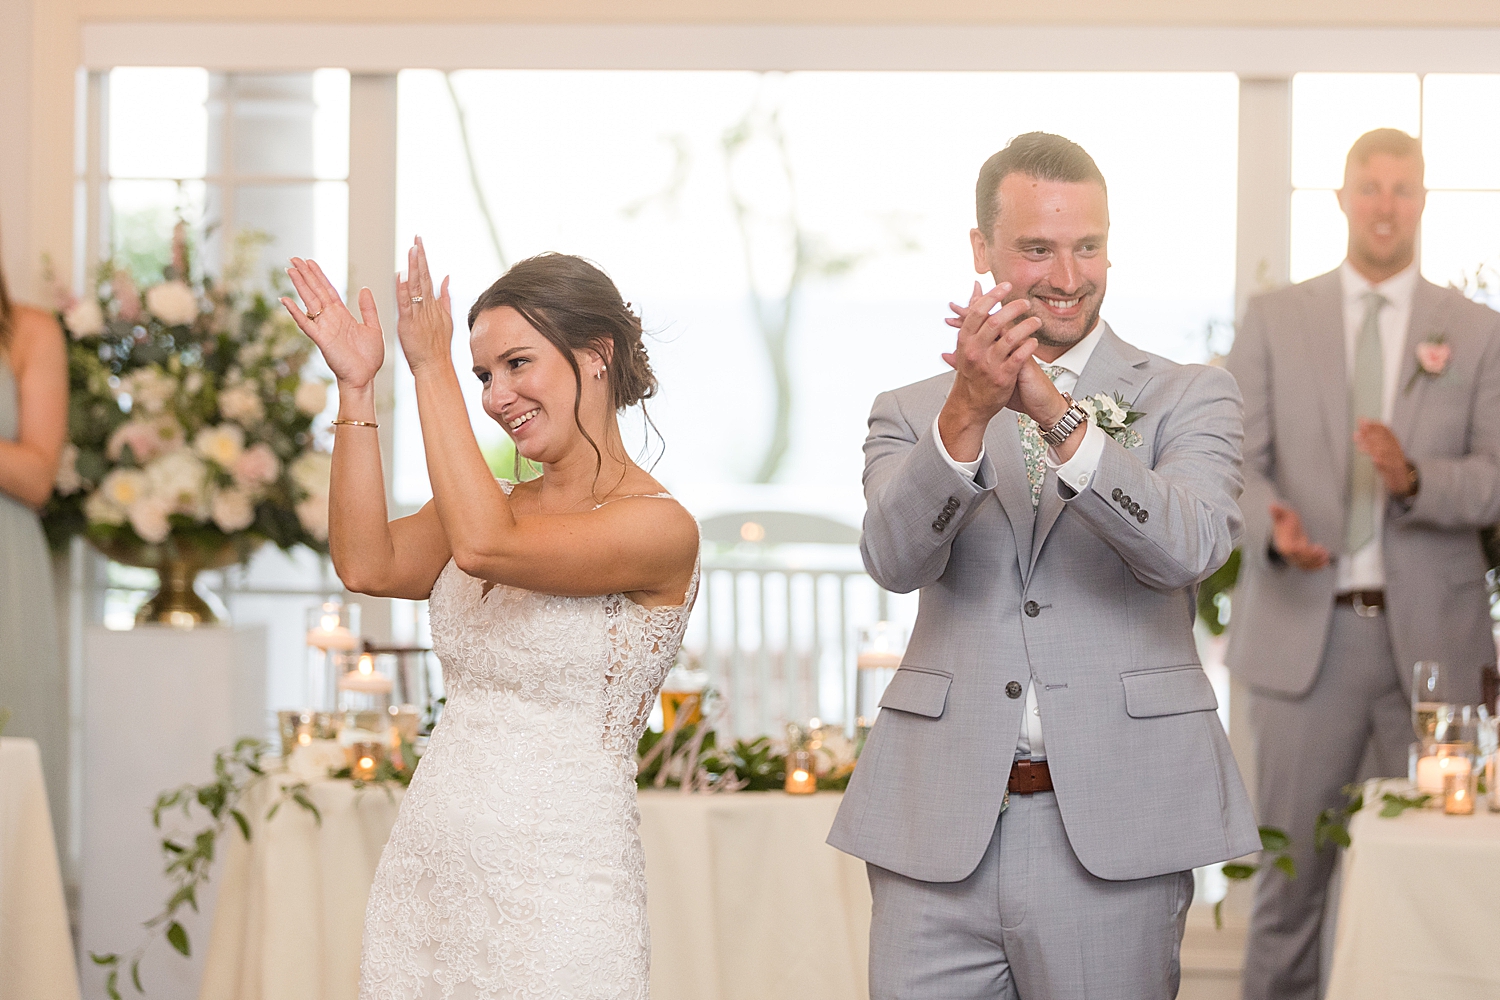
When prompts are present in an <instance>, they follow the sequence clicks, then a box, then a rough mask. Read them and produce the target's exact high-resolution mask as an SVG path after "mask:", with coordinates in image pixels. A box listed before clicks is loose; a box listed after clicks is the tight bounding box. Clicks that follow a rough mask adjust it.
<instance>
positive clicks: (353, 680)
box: [334, 653, 393, 713]
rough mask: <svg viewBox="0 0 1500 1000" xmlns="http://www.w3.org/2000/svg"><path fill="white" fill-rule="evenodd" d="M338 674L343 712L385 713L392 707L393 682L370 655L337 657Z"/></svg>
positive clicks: (341, 654)
mask: <svg viewBox="0 0 1500 1000" xmlns="http://www.w3.org/2000/svg"><path fill="white" fill-rule="evenodd" d="M334 661H335V670H336V672H337V674H338V681H337V683H336V687H337V689H338V707H339V711H341V712H380V713H385V712H386V711H387V710H388V709H389V708H390V704H391V688H392V686H393V685H392V683H391V679H390V678H389V677H387V676H386V675H385V674H382V673H381V672H380V671H378V670H376V669H375V657H374V656H372V655H371V654H369V653H360V654H359V655H358V656H355V655H353V654H351V653H339V654H335V656H334Z"/></svg>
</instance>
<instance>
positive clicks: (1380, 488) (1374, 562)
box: [1336, 260, 1418, 594]
mask: <svg viewBox="0 0 1500 1000" xmlns="http://www.w3.org/2000/svg"><path fill="white" fill-rule="evenodd" d="M1417 273H1418V269H1417V264H1416V263H1415V262H1413V263H1412V264H1411V265H1410V266H1408V267H1407V268H1406V270H1404V271H1402V272H1401V273H1399V274H1396V275H1393V276H1392V277H1389V278H1387V279H1386V280H1384V281H1382V282H1381V283H1380V284H1378V285H1372V284H1370V282H1369V281H1368V280H1367V279H1365V278H1364V277H1363V276H1362V275H1361V274H1360V273H1359V272H1358V271H1356V270H1354V268H1353V267H1351V266H1350V264H1349V262H1348V261H1347V260H1346V261H1344V263H1343V265H1342V266H1340V267H1339V277H1340V278H1342V279H1343V284H1344V370H1345V371H1346V372H1348V373H1349V377H1350V378H1353V372H1354V346H1355V341H1356V340H1358V338H1359V331H1360V329H1361V328H1362V327H1363V326H1364V322H1365V310H1366V308H1367V306H1366V304H1365V301H1364V296H1365V294H1366V293H1367V292H1371V291H1375V292H1379V293H1380V294H1381V295H1384V296H1385V298H1386V300H1387V302H1386V305H1385V306H1384V307H1382V308H1381V310H1380V315H1379V318H1378V320H1377V325H1378V326H1379V328H1380V355H1381V362H1382V364H1383V365H1384V371H1383V372H1382V374H1383V375H1384V376H1385V385H1384V387H1383V393H1382V396H1381V404H1380V419H1381V420H1382V421H1383V422H1385V423H1387V424H1389V423H1390V422H1391V412H1392V411H1393V410H1394V409H1395V406H1396V393H1397V391H1398V390H1399V389H1400V386H1399V385H1398V384H1397V383H1399V382H1400V381H1401V362H1402V360H1403V355H1404V354H1405V352H1406V331H1407V327H1409V326H1410V325H1411V300H1412V295H1413V294H1414V293H1415V292H1416V288H1417ZM1354 431H1355V428H1354V427H1350V428H1349V433H1350V434H1351V435H1352V434H1353V433H1354ZM1349 449H1350V455H1351V457H1352V456H1353V454H1354V452H1355V446H1354V444H1353V442H1352V441H1351V442H1350V444H1349ZM1336 475H1337V477H1338V478H1337V486H1338V488H1339V489H1343V488H1344V486H1345V483H1346V481H1347V479H1348V475H1349V473H1348V470H1347V469H1339V470H1338V471H1337V473H1336ZM1373 502H1374V504H1375V520H1374V522H1373V523H1374V525H1375V534H1374V536H1373V537H1371V539H1370V540H1369V541H1368V542H1366V543H1365V546H1364V548H1362V549H1360V550H1359V551H1358V552H1351V553H1348V554H1346V555H1341V556H1339V557H1338V561H1337V563H1336V572H1337V577H1338V582H1337V584H1336V589H1337V590H1338V592H1339V593H1341V594H1344V593H1348V592H1349V591H1351V590H1383V589H1385V563H1384V562H1383V561H1382V556H1381V550H1380V534H1381V528H1382V527H1383V525H1384V523H1385V507H1386V493H1385V486H1384V484H1383V483H1380V482H1378V481H1377V489H1376V491H1375V499H1374V501H1373Z"/></svg>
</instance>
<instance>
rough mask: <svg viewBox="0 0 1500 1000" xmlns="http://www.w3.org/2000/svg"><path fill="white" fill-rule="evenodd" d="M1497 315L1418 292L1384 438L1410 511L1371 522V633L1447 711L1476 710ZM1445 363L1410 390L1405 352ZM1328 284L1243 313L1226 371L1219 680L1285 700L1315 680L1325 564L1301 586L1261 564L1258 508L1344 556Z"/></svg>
mask: <svg viewBox="0 0 1500 1000" xmlns="http://www.w3.org/2000/svg"><path fill="white" fill-rule="evenodd" d="M1497 334H1500V314H1497V313H1495V312H1494V311H1493V310H1490V309H1486V308H1485V307H1483V306H1481V305H1478V304H1476V303H1473V302H1470V301H1469V300H1468V299H1466V298H1464V297H1463V296H1462V295H1461V294H1459V293H1458V292H1456V291H1453V290H1452V289H1443V288H1439V287H1438V286H1437V285H1434V284H1432V283H1431V282H1428V281H1424V280H1418V282H1417V286H1416V290H1415V292H1414V294H1413V298H1412V306H1411V326H1410V328H1409V329H1408V331H1407V335H1406V344H1407V346H1406V350H1405V352H1404V353H1403V355H1402V368H1401V380H1400V382H1399V384H1398V385H1397V388H1396V405H1395V411H1394V413H1393V415H1392V417H1391V430H1392V431H1393V432H1394V433H1395V435H1396V437H1397V439H1398V440H1399V441H1400V442H1401V447H1402V450H1404V451H1405V452H1406V454H1407V457H1408V458H1409V459H1410V460H1411V461H1412V463H1413V464H1414V465H1416V467H1417V470H1418V473H1419V474H1420V476H1421V480H1422V485H1421V489H1420V490H1419V492H1418V493H1417V497H1416V500H1415V501H1414V502H1413V503H1412V505H1411V507H1410V509H1406V508H1404V507H1403V506H1402V505H1400V504H1396V503H1392V504H1390V506H1388V507H1387V508H1386V512H1385V525H1384V529H1383V533H1382V535H1381V546H1382V553H1383V555H1384V559H1385V575H1386V585H1385V590H1386V621H1387V622H1388V624H1389V628H1390V630H1391V644H1392V646H1393V648H1394V651H1395V656H1396V663H1397V665H1398V666H1399V667H1400V668H1401V670H1400V674H1401V682H1402V684H1403V685H1405V686H1406V689H1407V690H1408V691H1410V689H1411V676H1410V674H1409V672H1408V671H1410V669H1411V666H1412V664H1413V663H1415V662H1416V661H1418V660H1437V661H1438V662H1439V663H1442V664H1444V665H1445V666H1447V667H1449V668H1450V669H1453V670H1454V671H1455V672H1454V674H1453V676H1452V681H1453V682H1454V683H1455V684H1456V686H1455V687H1452V688H1450V690H1449V697H1450V698H1454V699H1458V700H1461V701H1464V702H1477V701H1478V700H1479V669H1480V668H1481V667H1482V666H1488V665H1493V664H1494V662H1495V643H1494V640H1493V639H1492V638H1491V636H1490V616H1489V599H1488V597H1487V596H1486V592H1485V586H1484V574H1485V568H1486V567H1485V560H1484V553H1483V551H1482V549H1481V548H1480V544H1479V535H1478V530H1479V529H1480V528H1481V527H1483V526H1485V525H1488V524H1493V523H1495V522H1496V521H1500V336H1497ZM1438 335H1441V336H1442V337H1443V341H1444V343H1446V344H1447V345H1448V346H1449V347H1451V348H1452V349H1453V356H1452V358H1451V360H1450V361H1449V362H1448V365H1447V368H1446V369H1445V370H1444V371H1443V373H1442V374H1441V375H1439V376H1435V377H1434V376H1428V375H1425V374H1421V375H1419V374H1417V355H1416V348H1417V345H1418V344H1419V343H1421V342H1422V341H1425V340H1431V339H1433V338H1434V337H1436V336H1438ZM1344 337H1345V335H1344V314H1343V283H1342V281H1341V280H1340V278H1339V273H1338V272H1337V271H1332V272H1329V273H1328V274H1324V275H1320V276H1319V277H1316V278H1313V279H1311V280H1309V281H1304V282H1302V283H1301V284H1299V285H1293V286H1291V287H1290V288H1283V289H1281V290H1279V291H1275V292H1270V293H1268V294H1266V295H1262V296H1259V297H1257V298H1255V299H1252V300H1251V302H1250V306H1249V308H1248V309H1247V310H1246V312H1245V320H1244V322H1243V323H1242V324H1241V325H1240V330H1239V333H1238V335H1237V336H1236V338H1235V344H1234V350H1233V351H1232V352H1231V353H1230V355H1229V370H1230V371H1231V372H1232V373H1233V374H1234V376H1235V378H1236V379H1237V380H1238V381H1239V385H1240V390H1241V391H1242V392H1243V393H1244V396H1245V495H1244V497H1243V498H1242V501H1241V506H1243V507H1244V510H1245V539H1244V545H1243V550H1244V551H1243V556H1242V559H1243V563H1242V566H1241V570H1240V579H1239V582H1238V584H1237V585H1236V586H1235V591H1234V604H1233V618H1232V620H1231V622H1230V642H1229V665H1230V667H1231V669H1233V670H1234V671H1235V672H1236V674H1237V675H1238V676H1240V677H1241V678H1243V679H1244V680H1245V681H1246V682H1248V683H1249V684H1252V685H1254V686H1255V687H1257V688H1261V689H1263V690H1267V691H1273V692H1279V693H1282V694H1289V695H1301V694H1303V693H1304V692H1306V691H1307V690H1308V689H1309V688H1310V687H1311V686H1312V683H1313V679H1314V678H1315V677H1316V676H1317V672H1318V664H1319V663H1320V662H1321V661H1322V658H1323V647H1324V644H1325V642H1326V641H1327V638H1328V624H1329V620H1330V617H1331V615H1332V612H1333V596H1334V587H1335V583H1336V578H1335V571H1334V567H1333V565H1332V563H1331V562H1330V564H1329V566H1328V567H1327V568H1326V569H1323V570H1320V571H1317V572H1311V573H1309V572H1306V571H1303V570H1300V569H1296V568H1295V567H1292V566H1280V565H1276V564H1274V563H1272V562H1271V561H1270V559H1269V558H1268V557H1267V546H1268V544H1269V542H1270V539H1271V516H1270V503H1271V501H1272V500H1277V501H1279V502H1280V503H1283V504H1285V505H1286V506H1288V507H1291V508H1292V509H1294V510H1296V511H1297V512H1298V513H1299V514H1300V515H1301V516H1302V521H1303V524H1304V525H1305V526H1306V528H1307V533H1308V536H1309V537H1310V538H1311V539H1312V540H1313V541H1314V542H1317V543H1319V544H1322V545H1326V546H1327V547H1328V549H1329V551H1330V552H1334V553H1338V552H1341V551H1342V549H1343V538H1344V521H1345V518H1346V516H1347V509H1348V496H1347V487H1346V485H1345V482H1346V479H1347V472H1346V470H1347V469H1348V467H1349V456H1350V453H1351V452H1352V450H1353V448H1354V445H1353V442H1352V440H1351V438H1352V435H1353V433H1354V431H1353V428H1352V427H1351V425H1350V421H1349V379H1348V375H1347V374H1346V373H1347V365H1346V364H1345V356H1346V349H1345V344H1344Z"/></svg>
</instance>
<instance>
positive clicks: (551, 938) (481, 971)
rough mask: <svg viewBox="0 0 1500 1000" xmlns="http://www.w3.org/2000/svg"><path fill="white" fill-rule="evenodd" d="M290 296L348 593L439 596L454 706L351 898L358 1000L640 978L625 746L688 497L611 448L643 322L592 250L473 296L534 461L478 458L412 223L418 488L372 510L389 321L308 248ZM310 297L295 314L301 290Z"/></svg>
mask: <svg viewBox="0 0 1500 1000" xmlns="http://www.w3.org/2000/svg"><path fill="white" fill-rule="evenodd" d="M288 273H289V274H290V275H291V278H292V283H293V285H294V286H295V287H296V290H297V293H298V295H299V296H300V297H301V300H302V307H301V308H299V307H298V305H297V303H295V302H293V301H292V300H290V299H282V303H283V304H284V305H285V306H286V308H287V310H288V311H289V312H290V313H291V314H292V317H293V318H294V319H295V320H296V321H297V325H298V326H300V327H301V328H302V330H303V332H304V333H306V334H307V335H308V336H309V337H311V338H312V340H313V341H314V342H315V343H316V344H317V345H318V348H319V349H320V350H321V351H322V352H323V357H324V358H325V359H326V360H327V362H328V366H329V368H330V369H332V371H333V373H334V375H335V376H337V378H338V383H339V416H338V419H337V420H335V421H334V424H335V426H336V435H337V436H336V442H335V447H334V451H333V484H332V497H331V501H330V505H329V548H330V550H331V553H332V556H333V563H334V567H335V568H336V569H337V570H338V574H339V577H340V579H342V580H343V581H344V584H345V585H346V586H347V587H348V588H349V589H350V590H354V591H358V592H360V593H365V594H373V595H377V596H382V597H401V598H406V599H408V600H428V599H430V601H431V604H430V613H431V622H432V637H433V645H434V647H435V648H436V650H437V653H438V656H439V658H440V659H441V660H442V663H443V680H444V685H445V687H446V691H447V696H448V700H447V704H446V706H445V708H444V711H443V715H442V720H441V722H439V724H438V726H437V728H436V729H435V730H434V732H433V734H432V740H431V742H430V744H429V745H428V748H427V753H426V755H425V756H424V757H423V758H422V763H421V766H420V767H419V768H418V769H417V772H416V776H415V777H414V778H413V780H412V783H411V788H410V790H409V792H408V793H407V796H406V799H405V801H404V802H403V803H402V805H401V811H400V815H399V816H398V818H397V820H396V826H395V829H394V830H393V831H392V833H391V839H390V841H389V843H388V844H387V845H386V848H385V851H384V853H383V854H382V855H381V858H380V865H379V868H378V869H377V871H376V875H375V884H374V887H373V888H372V889H371V892H370V902H369V907H368V909H367V911H366V915H365V932H364V952H363V957H362V960H361V971H360V989H359V995H360V998H361V1000H395V998H401V1000H407V998H414V997H424V998H426V997H444V998H462V1000H490V998H495V1000H498V998H507V1000H509V998H514V997H567V998H578V1000H604V998H609V1000H617V998H620V1000H623V998H642V997H645V996H647V972H648V966H649V960H650V939H649V934H648V930H647V926H646V876H645V862H644V858H643V855H642V852H641V843H640V838H639V836H638V834H637V830H636V827H637V824H638V822H639V816H638V814H637V812H636V801H635V770H636V769H635V747H636V743H637V741H638V740H639V738H640V735H641V732H642V730H643V729H644V728H645V724H646V717H647V715H648V714H649V712H650V710H651V706H652V703H653V701H654V700H655V698H656V694H657V690H658V688H659V687H660V686H661V682H662V679H663V678H664V677H665V675H666V672H667V669H668V667H669V666H670V665H671V662H672V659H673V657H674V656H675V655H676V652H677V648H678V646H679V645H680V643H681V641H682V632H683V629H684V627H685V626H686V624H687V617H688V611H689V610H690V609H691V607H692V603H693V598H694V594H695V591H696V589H697V583H698V569H697V553H698V529H697V524H696V522H694V520H693V518H692V516H691V515H689V514H688V512H687V511H686V510H685V509H684V508H683V507H682V506H681V505H679V504H678V503H677V502H676V501H675V500H673V499H672V498H671V497H670V496H669V495H668V494H667V493H666V492H664V491H663V490H662V488H661V485H660V484H659V483H657V482H656V480H654V479H652V478H651V476H650V475H649V474H648V473H647V472H646V471H645V470H644V469H642V468H640V467H639V466H638V465H636V464H635V463H634V462H632V461H631V460H630V459H629V458H628V457H627V456H626V454H625V449H624V447H623V445H622V443H621V440H620V429H619V425H618V423H617V420H616V416H617V414H618V412H619V411H620V410H622V409H624V408H625V407H628V406H631V405H634V404H635V403H638V402H640V401H641V400H643V399H645V398H647V397H649V396H651V395H652V394H653V393H654V392H655V391H656V378H655V376H654V375H653V374H652V372H651V366H650V362H649V360H648V358H647V356H646V349H645V347H644V346H643V345H642V342H641V324H640V320H639V319H638V318H637V317H636V316H635V315H634V314H633V313H632V312H631V311H630V307H629V306H628V305H627V304H626V303H624V302H623V301H621V298H620V293H619V292H618V291H617V290H616V288H615V286H614V283H613V282H612V281H610V279H609V278H608V277H607V276H605V274H604V273H603V272H602V271H600V270H599V269H598V268H596V267H595V266H593V265H592V264H590V263H588V262H587V261H585V260H583V259H581V258H578V257H571V256H566V255H562V254H543V255H541V256H538V257H532V258H531V259H529V260H524V261H521V262H520V263H519V264H517V265H515V266H514V267H512V268H511V269H510V270H509V271H507V272H506V273H505V275H504V276H503V277H501V278H500V280H498V281H496V282H495V283H494V284H493V285H491V286H490V288H489V289H488V290H487V291H485V292H484V294H483V295H481V296H480V297H479V300H478V301H477V302H475V303H474V306H473V308H471V309H470V310H469V331H470V333H469V344H470V347H471V349H472V350H473V355H474V374H475V376H477V377H478V379H479V381H480V382H481V383H482V384H483V386H484V389H483V398H484V409H485V412H486V413H488V414H489V415H490V417H491V418H492V419H494V420H495V421H497V422H498V423H499V424H500V426H501V427H502V428H504V429H505V432H506V433H507V434H509V435H510V437H511V439H512V440H513V441H514V442H515V447H516V451H517V453H518V454H519V455H520V456H522V457H525V458H527V459H529V460H531V461H532V462H536V463H539V464H540V465H541V467H542V470H543V474H542V476H541V477H540V478H538V479H534V480H532V481H530V482H525V483H509V482H505V481H500V482H497V481H496V480H495V479H494V478H492V477H491V475H490V472H489V469H488V468H487V467H486V465H485V461H484V458H483V457H482V456H481V455H480V452H479V447H478V444H477V443H476V442H475V439H474V435H473V433H472V431H471V429H470V427H469V417H468V413H467V411H466V409H465V406H464V400H463V396H462V393H461V391H460V389H459V382H458V375H457V373H456V372H455V371H454V367H453V364H452V361H451V355H450V341H451V339H452V335H453V317H452V309H451V306H450V302H449V297H448V281H447V279H446V278H445V279H444V280H443V283H442V287H441V288H434V286H433V282H432V277H431V275H430V274H429V272H428V267H427V257H426V253H425V250H424V248H423V246H422V243H421V240H420V239H419V240H417V242H416V245H415V246H413V247H412V249H411V251H410V252H409V256H408V274H407V279H406V280H405V281H398V284H397V295H396V298H397V304H398V307H399V313H400V315H399V319H398V320H397V323H396V333H397V335H398V337H399V339H400V342H401V349H402V351H403V352H404V353H405V355H406V360H407V362H408V363H409V364H410V366H411V370H412V375H413V376H414V377H415V379H416V389H417V410H418V413H419V415H420V417H421V421H422V437H423V441H424V443H425V448H426V453H427V471H428V475H429V477H430V478H431V481H432V493H433V499H432V500H431V502H429V503H428V504H427V505H426V506H424V507H423V508H422V509H421V510H420V511H418V512H417V513H416V514H413V515H412V516H410V517H404V518H400V519H398V520H395V521H390V522H387V518H386V507H385V485H384V480H383V478H382V474H381V465H380V444H379V441H378V439H377V437H376V430H375V427H376V412H375V395H374V388H373V384H374V379H375V373H376V372H377V371H378V370H379V369H380V366H381V362H382V360H383V358H384V354H385V349H384V340H383V339H382V334H381V330H380V320H379V317H378V316H377V315H376V311H375V301H374V297H373V296H372V295H371V294H370V291H369V289H363V290H361V292H360V295H359V311H360V317H361V318H360V319H356V318H355V317H354V316H353V315H352V314H351V313H350V311H349V309H348V308H347V307H346V306H345V305H344V303H343V301H342V299H341V298H340V297H339V294H338V292H336V291H335V290H334V288H333V285H332V284H331V283H330V282H329V281H328V279H327V277H326V276H324V274H323V272H322V270H321V269H320V268H319V267H318V265H317V264H316V263H315V262H313V261H310V260H308V261H304V260H300V259H298V258H293V259H292V268H291V269H290V270H289V272H288ZM304 309H305V310H306V311H304Z"/></svg>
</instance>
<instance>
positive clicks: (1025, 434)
mask: <svg viewBox="0 0 1500 1000" xmlns="http://www.w3.org/2000/svg"><path fill="white" fill-rule="evenodd" d="M1042 371H1044V372H1046V373H1047V377H1048V378H1050V379H1051V380H1052V381H1053V382H1054V383H1055V382H1056V381H1057V378H1058V376H1059V375H1061V374H1062V373H1063V372H1065V371H1067V369H1066V368H1063V367H1062V366H1061V365H1042ZM1016 423H1018V424H1019V425H1020V427H1021V454H1022V456H1023V457H1024V458H1025V459H1026V478H1027V479H1028V480H1030V481H1031V509H1032V510H1036V509H1037V505H1038V504H1040V503H1041V502H1042V482H1043V480H1045V479H1046V478H1047V444H1046V442H1044V441H1043V440H1042V429H1041V428H1040V427H1038V426H1037V423H1036V421H1035V420H1032V419H1031V418H1030V417H1028V416H1027V415H1026V414H1024V413H1021V414H1017V416H1016Z"/></svg>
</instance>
